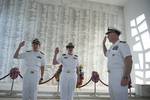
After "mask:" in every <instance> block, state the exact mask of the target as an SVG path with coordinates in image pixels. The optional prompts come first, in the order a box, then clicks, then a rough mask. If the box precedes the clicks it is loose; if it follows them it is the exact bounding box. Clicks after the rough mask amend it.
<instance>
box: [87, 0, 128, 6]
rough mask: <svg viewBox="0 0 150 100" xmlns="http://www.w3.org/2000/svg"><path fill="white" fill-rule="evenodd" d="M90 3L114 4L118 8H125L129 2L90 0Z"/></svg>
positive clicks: (120, 0) (125, 0) (123, 0)
mask: <svg viewBox="0 0 150 100" xmlns="http://www.w3.org/2000/svg"><path fill="white" fill-rule="evenodd" d="M88 1H93V2H100V3H105V4H113V5H118V6H125V4H126V2H127V1H128V0H88Z"/></svg>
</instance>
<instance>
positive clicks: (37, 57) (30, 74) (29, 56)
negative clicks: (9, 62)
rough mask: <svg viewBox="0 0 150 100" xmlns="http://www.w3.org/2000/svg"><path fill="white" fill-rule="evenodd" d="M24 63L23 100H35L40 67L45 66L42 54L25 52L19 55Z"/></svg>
mask: <svg viewBox="0 0 150 100" xmlns="http://www.w3.org/2000/svg"><path fill="white" fill-rule="evenodd" d="M18 59H23V61H24V66H23V68H24V72H23V100H37V85H38V83H39V80H40V77H41V70H40V68H41V66H45V59H44V54H43V53H42V52H40V51H39V52H34V51H26V52H24V53H21V54H19V57H18Z"/></svg>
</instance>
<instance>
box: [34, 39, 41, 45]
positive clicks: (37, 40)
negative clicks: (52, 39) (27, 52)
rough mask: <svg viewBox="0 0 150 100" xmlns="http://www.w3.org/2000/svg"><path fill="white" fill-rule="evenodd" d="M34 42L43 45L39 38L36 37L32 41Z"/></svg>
mask: <svg viewBox="0 0 150 100" xmlns="http://www.w3.org/2000/svg"><path fill="white" fill-rule="evenodd" d="M32 44H38V45H41V43H40V41H39V39H38V38H35V39H34V40H33V41H32Z"/></svg>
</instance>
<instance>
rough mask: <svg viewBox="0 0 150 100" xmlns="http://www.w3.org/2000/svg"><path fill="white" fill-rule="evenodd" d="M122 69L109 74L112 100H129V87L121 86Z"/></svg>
mask: <svg viewBox="0 0 150 100" xmlns="http://www.w3.org/2000/svg"><path fill="white" fill-rule="evenodd" d="M122 75H123V70H122V69H113V70H111V71H110V73H109V93H110V98H111V100H128V86H121V78H122Z"/></svg>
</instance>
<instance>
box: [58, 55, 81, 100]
mask: <svg viewBox="0 0 150 100" xmlns="http://www.w3.org/2000/svg"><path fill="white" fill-rule="evenodd" d="M58 62H59V63H61V64H62V65H63V66H62V72H61V75H60V98H61V100H73V95H74V89H75V88H76V83H77V73H76V69H77V67H78V65H79V63H78V56H76V55H69V54H63V55H62V56H61V57H60V58H59V59H58Z"/></svg>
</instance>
